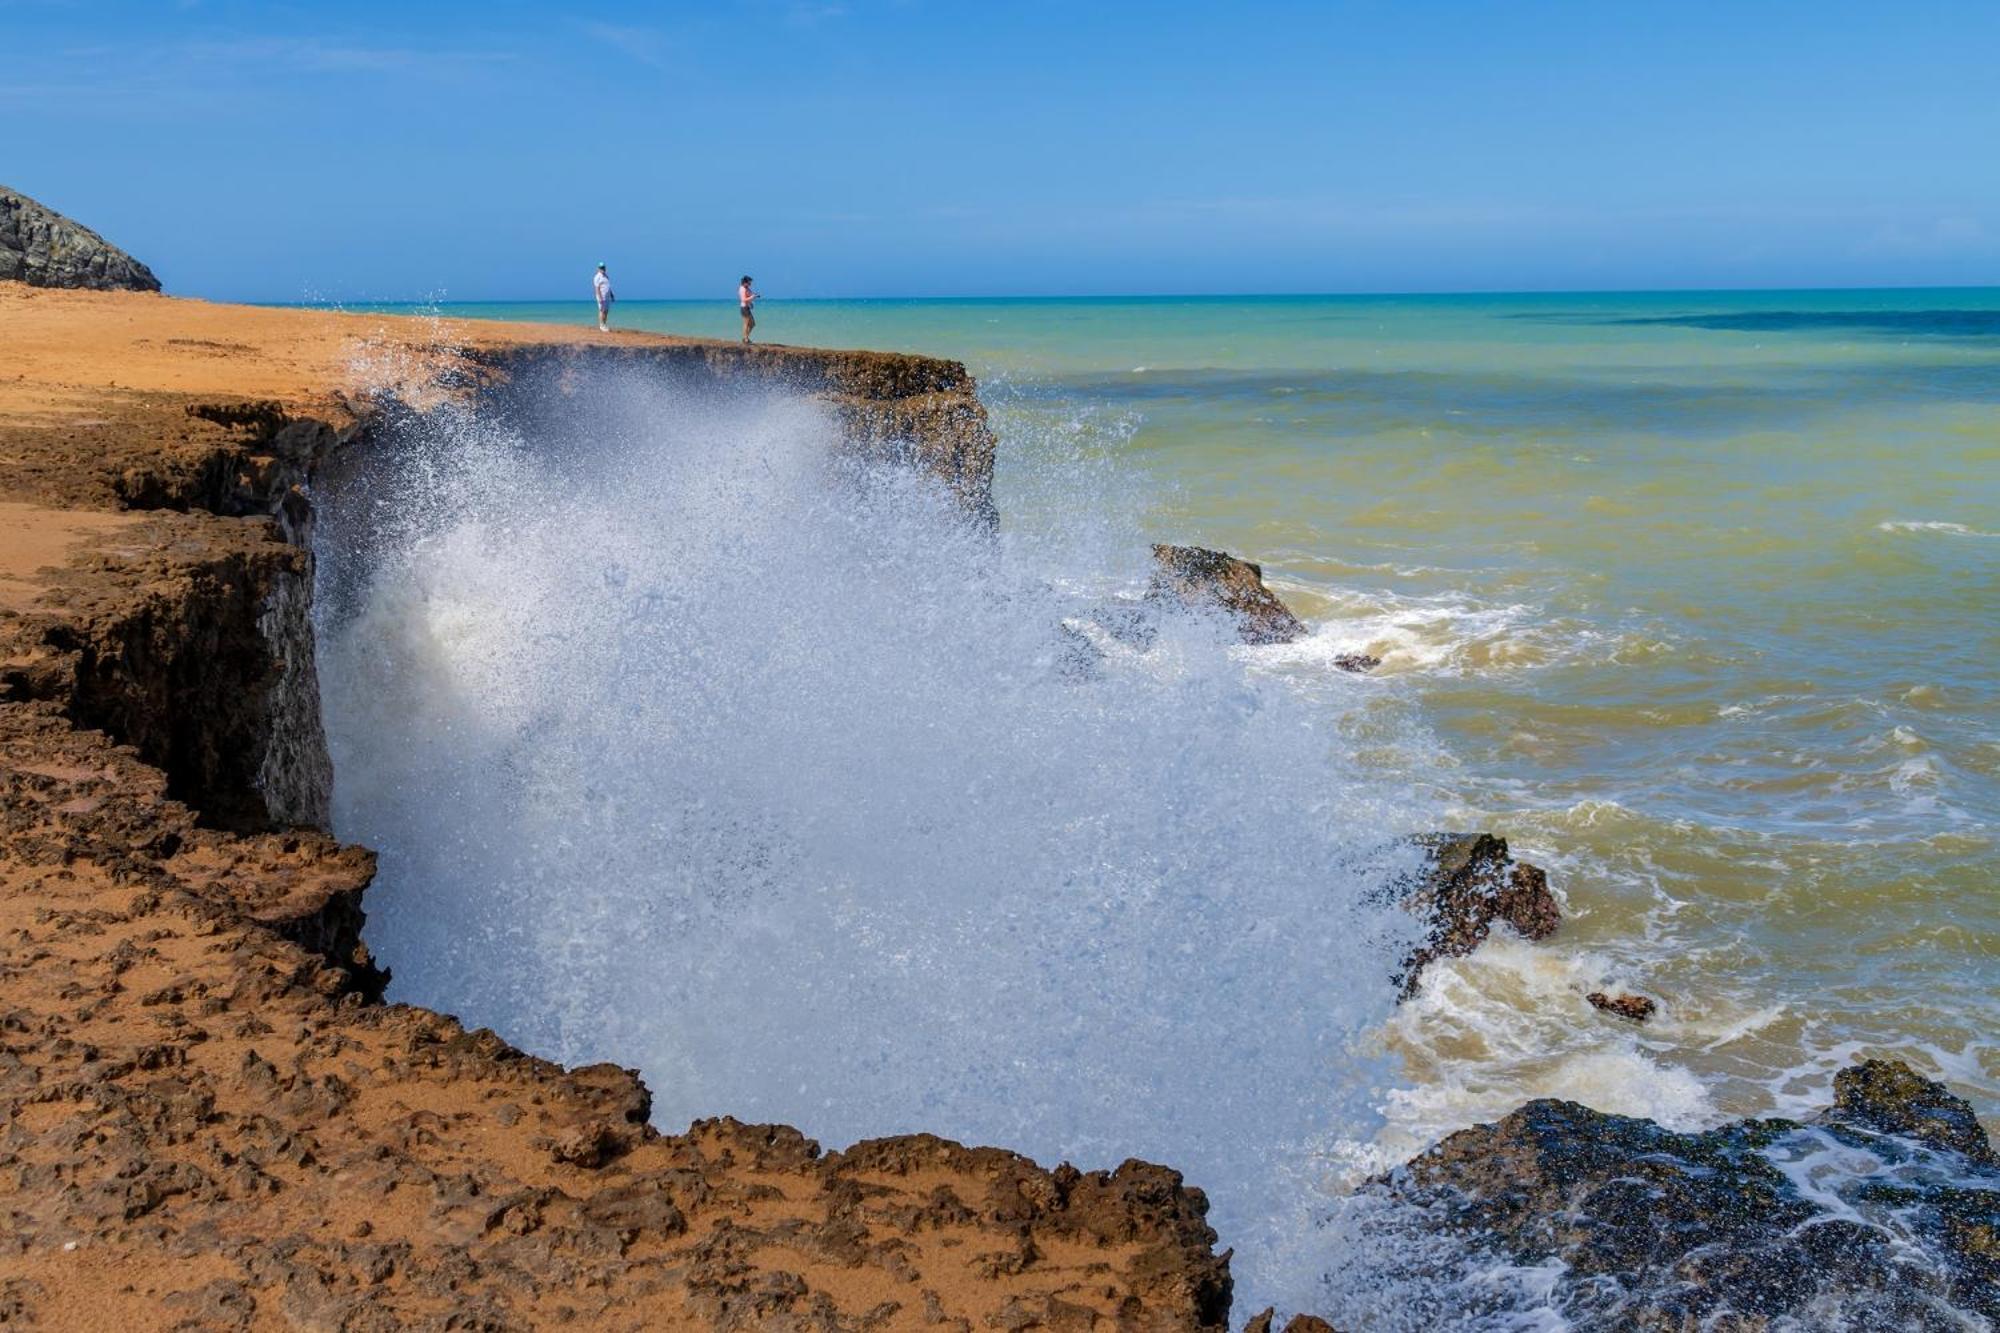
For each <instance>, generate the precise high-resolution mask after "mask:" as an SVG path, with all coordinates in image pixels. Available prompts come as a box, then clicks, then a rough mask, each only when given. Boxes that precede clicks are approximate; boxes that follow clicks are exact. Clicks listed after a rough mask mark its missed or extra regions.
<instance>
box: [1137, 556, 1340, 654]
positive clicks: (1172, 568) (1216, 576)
mask: <svg viewBox="0 0 2000 1333" xmlns="http://www.w3.org/2000/svg"><path fill="white" fill-rule="evenodd" d="M1153 564H1154V566H1155V569H1154V572H1153V584H1152V587H1151V589H1150V590H1149V591H1148V593H1147V596H1148V597H1149V598H1150V599H1153V600H1158V601H1173V602H1178V603H1180V604H1181V605H1182V606H1186V607H1189V608H1191V609H1195V610H1204V609H1215V608H1219V609H1221V610H1224V611H1227V612H1228V613H1229V614H1230V615H1231V616H1233V617H1235V619H1236V624H1237V631H1238V633H1240V634H1241V635H1242V636H1243V642H1245V643H1260V644H1261V643H1290V642H1291V641H1292V640H1294V639H1296V638H1299V637H1300V636H1302V635H1303V634H1304V633H1305V632H1306V627H1305V626H1304V625H1303V624H1301V623H1300V622H1299V618H1298V617H1297V616H1295V615H1293V614H1292V613H1291V610H1290V608H1288V607H1287V606H1286V605H1285V604H1284V603H1283V602H1281V601H1279V600H1278V595H1277V594H1276V593H1274V592H1272V591H1271V590H1270V589H1269V588H1267V587H1265V586H1264V569H1263V567H1262V566H1261V565H1254V564H1252V563H1251V562H1250V561H1248V560H1238V559H1237V558H1236V557H1235V556H1233V555H1229V554H1227V553H1225V552H1222V551H1211V550H1208V549H1207V548H1206V547H1201V546H1166V545H1159V546H1155V547H1154V548H1153Z"/></svg>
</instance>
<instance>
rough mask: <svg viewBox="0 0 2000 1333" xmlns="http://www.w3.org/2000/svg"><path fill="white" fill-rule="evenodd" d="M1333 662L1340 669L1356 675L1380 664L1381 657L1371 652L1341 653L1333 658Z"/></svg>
mask: <svg viewBox="0 0 2000 1333" xmlns="http://www.w3.org/2000/svg"><path fill="white" fill-rule="evenodd" d="M1333 664H1334V665H1335V666H1337V667H1339V668H1340V669H1341V670H1342V671H1352V672H1353V673H1354V674H1355V675H1357V676H1358V675H1360V674H1361V673H1362V672H1364V671H1373V670H1374V669H1375V668H1376V667H1378V666H1381V665H1382V659H1381V658H1379V657H1377V656H1375V654H1373V653H1342V654H1340V655H1339V656H1338V657H1336V658H1334V659H1333Z"/></svg>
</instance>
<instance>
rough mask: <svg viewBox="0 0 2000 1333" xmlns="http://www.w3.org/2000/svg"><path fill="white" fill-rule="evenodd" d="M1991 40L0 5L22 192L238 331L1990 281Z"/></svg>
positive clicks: (1997, 222)
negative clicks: (292, 317) (700, 306)
mask: <svg viewBox="0 0 2000 1333" xmlns="http://www.w3.org/2000/svg"><path fill="white" fill-rule="evenodd" d="M1996 53H2000V4H1993V3H1985V2H1984V0H1981V2H1979V3H1970V2H1968V3H1956V4H1946V3H1922V0H1914V2H1905V3H1889V2H1888V0H1884V2H1883V3H1877V4H1846V3H1838V2H1837V0H1835V2H1831V3H1829V2H1824V0H1823V2H1821V3H1810V4H1808V3H1759V2H1758V0H1738V2H1737V3H1728V4H1724V3H1704V2H1702V0H1682V2H1681V3H1673V4H1668V3H1647V2H1644V0H1591V2H1590V3H1564V2H1561V0H1548V2H1546V3H1542V2H1537V0H1508V2H1503V0H1493V2H1491V3H1472V2H1470V0H1468V2H1466V3H1446V2H1444V0H1434V2H1430V3H1425V2H1424V0H1367V2H1358V3H1332V2H1328V3H1317V4H1281V3H1233V4H1221V3H1217V4H1172V3H1165V4H1161V3H1155V4H1096V5H1092V4H1081V3H1042V2H1041V0H1008V2H1006V3H997V4H996V3H991V2H990V0H988V2H986V3H947V2H946V0H844V2H835V3H826V2H824V0H706V2H705V3H700V4H651V5H638V4H618V3H604V4H598V5H592V6H585V7H558V6H554V5H546V4H519V3H511V2H509V0H483V2H482V3H479V4H456V3H437V2H434V0H403V3H399V4H380V3H374V2H373V0H347V3H342V4H338V5H332V4H329V5H310V4H291V5H258V4H243V3H230V2H228V0H185V2H183V3H179V4H175V3H152V4H137V3H131V4H127V3H86V2H85V0H76V2H75V3H65V2H64V0H0V125H4V126H6V129H5V132H4V135H0V145H4V148H0V182H5V183H7V184H11V185H13V186H14V187H15V188H17V189H21V190H23V191H25V192H27V193H29V194H31V195H35V196H37V197H39V198H41V199H43V200H44V201H46V202H48V203H49V204H51V205H53V206H55V207H57V208H60V209H62V210H64V211H65V212H69V213H71V214H73V215H74V216H76V217H78V218H80V219H81V220H83V221H85V222H86V223H88V224H90V225H92V226H95V227H96V228H98V229H99V230H100V231H103V232H104V233H106V234H107V235H108V236H109V237H110V238H111V239H112V240H114V241H116V242H118V243H119V244H122V245H124V246H125V247H127V248H128V249H130V250H132V251H133V252H134V253H136V254H137V255H139V257H140V258H142V259H144V260H146V261H147V262H149V263H151V264H152V265H153V266H154V267H155V268H156V269H157V270H158V271H159V272H160V274H161V276H162V277H163V278H164V279H165V281H166V283H167V285H168V287H169V289H170V290H174V291H179V292H184V293H189V294H195V295H203V296H211V297H217V298H237V299H251V300H305V299H339V300H365V299H384V300H388V299H422V298H427V297H439V296H442V297H449V298H452V299H461V300H480V299H505V298H534V297H568V296H574V295H575V294H576V292H577V291H578V290H579V289H580V288H581V285H582V284H583V283H584V281H585V280H586V279H587V277H588V273H589V270H590V268H591V267H592V266H593V265H594V264H595V263H596V262H597V260H599V259H600V258H601V259H605V260H607V261H609V262H610V263H611V265H612V270H613V273H614V274H615V276H616V277H617V278H618V281H619V289H620V294H621V295H623V296H626V297H628V298H629V297H643V296H661V297H680V296H712V295H714V294H715V293H716V292H718V291H721V292H724V293H725V294H726V293H727V291H728V289H729V287H730V284H731V282H732V281H733V280H734V278H735V277H736V276H737V275H738V274H740V273H742V272H744V271H746V270H747V271H750V272H754V273H756V274H757V276H758V277H759V279H760V285H762V286H763V287H764V288H765V289H766V290H767V291H769V292H770V293H771V294H773V295H774V296H792V297H813V296H847V295H965V294H1001V295H1006V294H1092V293H1133V292H1269V291H1450V290H1496V289H1498V290H1540V289H1576V288H1634V287H1648V288H1649V287H1704V286H1793V285H1801V286H1811V285H1884V284H1888V285H1896V284H1910V285H1920V284H1990V283H2000V96H1996V95H1995V92H1994V88H1995V73H1994V68H1995V67H1994V61H1995V57H1996Z"/></svg>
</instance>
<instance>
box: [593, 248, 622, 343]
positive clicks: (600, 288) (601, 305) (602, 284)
mask: <svg viewBox="0 0 2000 1333" xmlns="http://www.w3.org/2000/svg"><path fill="white" fill-rule="evenodd" d="M590 289H591V290H592V291H593V292H595V293H597V331H598V332H599V333H609V332H611V303H612V302H613V301H615V300H617V299H618V298H617V297H616V296H614V295H612V293H611V275H610V274H609V273H606V272H605V271H604V265H602V264H599V265H598V266H597V276H596V277H594V278H592V279H591V280H590Z"/></svg>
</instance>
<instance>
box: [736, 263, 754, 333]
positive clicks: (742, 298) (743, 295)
mask: <svg viewBox="0 0 2000 1333" xmlns="http://www.w3.org/2000/svg"><path fill="white" fill-rule="evenodd" d="M756 304H757V293H756V292H754V291H752V290H751V289H750V275H749V274H748V273H745V274H744V275H743V282H742V284H741V285H740V286H738V287H737V289H736V308H737V310H738V311H740V312H741V313H742V315H743V342H744V344H745V345H746V346H747V345H748V344H749V342H750V330H752V329H754V328H756V327H757V316H756V315H755V314H753V313H752V312H751V309H750V308H751V307H752V306H754V305H756Z"/></svg>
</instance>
